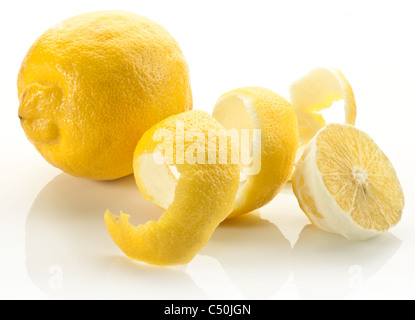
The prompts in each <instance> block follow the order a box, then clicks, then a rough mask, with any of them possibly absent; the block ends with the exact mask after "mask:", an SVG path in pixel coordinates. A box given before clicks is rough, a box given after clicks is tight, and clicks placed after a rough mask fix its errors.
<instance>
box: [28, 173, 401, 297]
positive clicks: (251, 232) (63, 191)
mask: <svg viewBox="0 0 415 320" xmlns="http://www.w3.org/2000/svg"><path fill="white" fill-rule="evenodd" d="M106 209H110V210H111V211H112V212H113V213H116V212H118V211H119V210H123V211H124V212H126V213H128V214H130V215H131V222H132V223H133V224H139V223H144V222H146V221H148V220H150V219H153V220H154V219H158V217H159V216H160V214H161V213H162V211H161V210H160V209H158V208H157V207H155V206H154V205H152V204H151V203H150V202H148V201H146V200H145V199H143V198H142V196H141V195H140V192H139V191H138V188H137V187H136V185H135V182H134V178H133V177H132V176H130V177H127V178H124V179H120V180H117V181H113V182H97V181H90V180H84V179H77V178H73V177H70V176H68V175H66V174H60V175H58V176H57V177H56V178H55V179H53V180H52V181H51V182H50V183H49V184H47V185H46V186H45V187H44V188H43V190H42V191H41V192H40V193H39V195H38V196H37V198H36V200H35V201H34V203H33V205H32V207H31V209H30V212H29V214H28V217H27V223H26V262H27V263H26V265H27V270H28V274H29V276H30V278H31V279H32V281H33V282H34V283H35V284H36V286H37V287H38V288H39V289H41V290H42V291H43V292H45V293H46V294H47V295H48V297H50V298H115V299H116V298H121V299H129V298H131V299H210V298H212V299H222V298H223V299H267V298H271V297H272V296H274V295H275V294H276V293H278V291H279V290H280V289H281V287H282V286H283V285H284V283H286V281H287V280H288V279H289V278H290V276H293V279H294V281H295V285H296V286H297V289H298V293H299V296H300V297H301V298H327V297H328V298H345V297H347V295H348V294H350V293H351V292H353V290H355V289H356V288H358V287H359V286H360V285H361V284H362V283H364V281H366V280H367V279H368V278H369V277H370V276H371V275H373V274H374V273H376V272H377V271H378V270H379V269H380V268H381V267H382V266H383V265H384V264H385V263H386V262H387V261H388V259H390V258H391V257H392V256H393V254H394V253H395V252H396V251H397V250H398V249H399V247H400V244H401V242H400V240H399V239H397V238H396V237H395V236H393V235H392V234H391V233H386V234H384V235H382V236H380V237H377V238H375V239H372V240H370V241H366V242H350V241H348V240H346V239H343V238H341V237H339V236H336V235H332V234H327V233H324V232H321V231H319V230H317V229H315V228H314V227H312V226H311V225H306V226H305V227H304V229H303V230H302V231H301V229H302V227H303V226H304V224H305V223H304V222H305V221H306V220H304V216H303V215H302V214H301V213H299V209H298V206H297V204H296V200H295V198H294V197H293V195H292V194H291V193H290V191H289V188H285V189H284V191H283V192H282V194H281V195H280V196H278V197H277V198H276V199H275V200H274V201H273V202H272V203H271V204H269V205H267V206H266V207H264V208H263V210H261V215H259V214H258V213H251V214H249V215H245V216H242V217H238V218H235V219H231V220H229V221H225V222H224V223H222V224H221V225H220V227H219V228H218V229H217V230H216V231H215V233H214V234H213V236H212V238H211V239H210V241H209V242H208V244H207V246H206V247H205V248H204V249H203V250H202V251H201V252H200V253H199V254H198V255H197V256H196V258H195V259H194V260H193V261H192V262H191V263H189V264H188V265H186V266H178V267H174V268H160V267H154V266H149V265H146V264H142V263H138V262H135V261H132V260H130V259H128V258H127V257H125V256H124V255H123V254H122V253H121V251H120V250H119V249H118V248H117V247H116V246H115V244H114V243H113V242H112V240H111V239H110V237H109V235H108V233H107V230H106V228H105V224H104V218H103V216H104V212H105V210H106ZM261 217H262V218H261ZM263 218H266V219H263ZM277 224H278V225H281V229H280V228H279V227H277ZM300 231H301V232H300Z"/></svg>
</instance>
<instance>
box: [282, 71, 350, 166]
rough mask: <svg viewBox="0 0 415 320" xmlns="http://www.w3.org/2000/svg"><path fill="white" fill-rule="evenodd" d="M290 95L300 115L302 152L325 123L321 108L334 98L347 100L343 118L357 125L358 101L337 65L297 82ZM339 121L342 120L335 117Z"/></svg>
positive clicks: (329, 103) (334, 99)
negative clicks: (336, 67) (334, 67)
mask: <svg viewBox="0 0 415 320" xmlns="http://www.w3.org/2000/svg"><path fill="white" fill-rule="evenodd" d="M290 99H291V103H292V106H293V108H294V110H295V113H296V115H297V119H298V131H299V152H298V158H299V157H300V156H301V153H302V150H303V149H304V147H305V145H306V144H307V143H308V142H309V141H310V140H311V139H312V138H313V137H314V135H315V134H316V133H317V131H319V130H320V129H321V128H323V127H324V126H325V125H326V121H325V119H324V117H323V115H322V114H321V113H320V112H321V111H322V110H324V109H327V108H330V107H331V106H332V105H333V102H335V101H337V100H341V99H343V100H344V113H345V118H344V122H345V123H346V124H351V125H355V121H356V102H355V98H354V94H353V90H352V87H351V86H350V84H349V82H348V81H347V79H346V78H345V77H344V75H343V74H342V73H341V72H340V71H339V70H337V69H331V68H318V69H314V70H311V71H310V72H309V73H308V74H307V75H305V76H304V77H302V78H301V79H299V80H297V81H296V82H294V83H293V84H292V85H291V87H290ZM336 122H340V119H339V121H336Z"/></svg>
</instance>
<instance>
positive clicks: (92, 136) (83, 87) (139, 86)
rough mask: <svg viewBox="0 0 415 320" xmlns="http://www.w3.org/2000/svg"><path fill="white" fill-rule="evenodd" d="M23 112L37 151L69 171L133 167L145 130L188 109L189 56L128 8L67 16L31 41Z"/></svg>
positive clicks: (23, 72)
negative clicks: (136, 151)
mask: <svg viewBox="0 0 415 320" xmlns="http://www.w3.org/2000/svg"><path fill="white" fill-rule="evenodd" d="M17 86H18V94H19V102H20V106H19V112H18V113H19V118H20V120H21V125H22V127H23V130H24V132H25V134H26V136H27V138H28V139H29V141H30V142H31V143H32V144H33V145H34V146H35V148H36V150H37V151H39V152H40V153H41V155H42V156H43V157H44V158H45V159H46V160H47V161H48V162H49V163H50V164H52V165H54V166H55V167H58V168H60V169H61V170H63V171H64V172H66V173H68V174H70V175H73V176H77V177H84V178H91V179H97V180H112V179H117V178H120V177H123V176H127V175H129V174H132V173H133V167H132V161H131V159H132V158H133V154H134V149H135V147H136V145H137V142H138V140H139V139H140V137H141V136H142V134H143V133H144V132H145V131H146V130H147V129H149V128H150V127H151V126H152V125H154V124H156V123H157V122H159V121H161V120H162V119H164V118H166V117H168V116H171V115H174V114H178V113H181V112H183V111H187V110H190V109H191V108H192V93H191V88H190V76H189V69H188V65H187V62H186V60H185V58H184V55H183V53H182V51H181V49H180V47H179V45H178V44H177V42H176V41H175V40H174V38H173V37H172V36H171V35H170V34H169V33H168V32H167V31H166V30H165V29H164V28H163V27H162V26H160V25H159V24H157V23H155V22H154V21H152V20H150V19H147V18H145V17H142V16H139V15H136V14H133V13H129V12H125V11H100V12H91V13H87V14H82V15H79V16H75V17H72V18H69V19H67V20H65V21H63V22H61V23H59V24H57V25H56V26H55V27H53V28H51V29H49V30H47V31H46V32H45V33H44V34H43V35H41V36H40V37H39V38H38V39H37V40H36V42H35V43H34V44H33V45H32V47H31V48H30V50H29V51H28V53H27V55H26V57H25V58H24V60H23V62H22V65H21V68H20V72H19V75H18V83H17Z"/></svg>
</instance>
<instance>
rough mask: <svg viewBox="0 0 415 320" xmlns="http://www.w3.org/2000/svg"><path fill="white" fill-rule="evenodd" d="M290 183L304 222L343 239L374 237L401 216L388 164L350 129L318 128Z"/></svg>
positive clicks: (399, 189) (369, 141)
mask: <svg viewBox="0 0 415 320" xmlns="http://www.w3.org/2000/svg"><path fill="white" fill-rule="evenodd" d="M292 183H293V190H294V193H295V195H296V197H297V199H298V202H299V204H300V206H301V208H302V210H303V211H304V212H305V213H306V215H307V216H308V218H309V219H310V221H311V222H312V223H313V224H314V225H316V226H317V227H319V228H320V229H323V230H325V231H329V232H333V233H337V234H340V235H342V236H344V237H346V238H348V239H352V240H364V239H368V238H371V237H373V236H376V235H378V234H380V233H383V232H385V231H387V230H388V229H389V228H390V227H392V226H395V225H396V224H397V223H398V222H399V221H400V219H401V216H402V210H403V207H404V195H403V191H402V187H401V185H400V183H399V180H398V177H397V175H396V172H395V170H394V168H393V166H392V164H391V163H390V161H389V159H388V158H387V157H386V155H385V154H384V153H383V152H382V150H381V149H380V148H379V147H378V146H377V145H376V143H375V142H374V141H373V140H372V139H371V138H370V137H369V136H368V135H367V134H366V133H364V132H362V131H360V130H358V129H356V128H355V127H353V126H351V125H345V124H343V125H342V124H329V125H327V126H326V127H324V128H323V129H321V130H320V131H319V132H318V133H317V134H316V136H315V137H314V138H313V139H312V140H311V141H310V142H309V144H308V145H307V146H306V148H305V150H304V153H303V155H302V157H301V160H300V161H299V163H298V165H297V166H296V168H295V171H294V174H293V177H292Z"/></svg>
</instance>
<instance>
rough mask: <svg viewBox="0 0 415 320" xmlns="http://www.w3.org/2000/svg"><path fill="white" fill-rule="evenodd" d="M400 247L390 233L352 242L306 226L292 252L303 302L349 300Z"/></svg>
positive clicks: (295, 273)
mask: <svg viewBox="0 0 415 320" xmlns="http://www.w3.org/2000/svg"><path fill="white" fill-rule="evenodd" d="M401 244H402V242H401V240H399V239H398V238H397V237H396V236H394V235H393V234H392V233H390V232H386V233H384V234H382V235H379V236H377V237H375V238H373V239H370V240H366V241H350V240H347V239H346V238H344V237H342V236H339V235H336V234H331V233H327V232H323V231H321V230H319V229H318V228H316V227H315V226H313V225H307V226H305V227H304V229H303V230H302V231H301V233H300V235H299V238H298V241H297V242H296V244H295V245H294V248H293V252H292V268H293V274H294V280H295V283H296V286H297V288H298V291H299V293H300V296H301V298H304V299H342V298H345V297H347V296H348V295H349V294H351V293H352V292H354V291H355V290H357V289H358V288H359V287H360V286H361V285H362V284H363V283H365V282H366V281H367V280H368V279H369V278H370V277H371V276H373V275H374V274H375V273H376V272H378V271H379V270H380V269H381V268H382V266H384V265H385V264H386V263H387V261H388V260H389V259H390V258H391V257H392V256H393V255H394V254H395V253H396V252H397V251H398V249H399V248H400V246H401Z"/></svg>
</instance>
